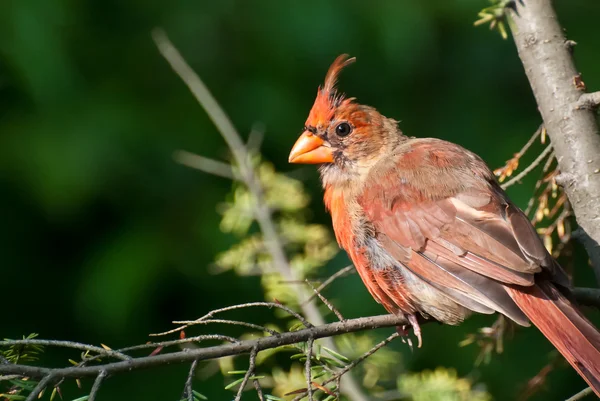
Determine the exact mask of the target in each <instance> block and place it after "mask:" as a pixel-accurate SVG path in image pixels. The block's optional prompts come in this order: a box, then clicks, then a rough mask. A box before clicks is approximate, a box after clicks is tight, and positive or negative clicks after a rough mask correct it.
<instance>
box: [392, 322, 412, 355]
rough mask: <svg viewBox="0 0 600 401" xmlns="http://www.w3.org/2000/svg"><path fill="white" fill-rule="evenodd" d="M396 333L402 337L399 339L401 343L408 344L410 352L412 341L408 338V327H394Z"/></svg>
mask: <svg viewBox="0 0 600 401" xmlns="http://www.w3.org/2000/svg"><path fill="white" fill-rule="evenodd" d="M396 332H397V333H398V334H400V335H401V336H402V337H401V340H402V342H403V343H405V344H408V347H409V348H410V350H411V351H412V350H413V343H412V340H411V339H410V337H409V335H410V331H408V325H406V324H403V325H402V326H396Z"/></svg>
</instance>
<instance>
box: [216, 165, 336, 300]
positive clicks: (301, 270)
mask: <svg viewBox="0 0 600 401" xmlns="http://www.w3.org/2000/svg"><path fill="white" fill-rule="evenodd" d="M255 165H256V171H257V176H258V178H259V181H260V183H261V185H262V187H263V190H264V195H265V199H266V202H267V204H268V206H269V208H270V209H271V211H272V213H273V215H274V220H275V223H276V225H277V228H278V232H279V235H280V238H281V242H282V243H283V244H284V245H285V250H286V251H287V254H288V258H289V260H290V265H291V267H292V268H293V269H294V271H295V272H296V273H297V275H298V276H299V279H304V278H307V277H310V276H311V275H313V274H314V273H315V272H316V271H317V270H318V268H320V267H322V266H323V265H324V264H325V263H327V262H328V261H329V260H331V259H332V258H333V257H334V256H335V255H336V254H337V252H338V251H339V248H338V246H337V244H336V243H335V241H334V239H333V236H332V234H331V231H330V230H329V228H327V227H326V226H324V225H320V224H309V223H307V219H306V212H305V207H306V206H307V205H308V202H309V200H310V197H309V196H308V194H307V193H306V191H305V190H304V186H303V184H302V183H301V182H300V181H298V180H295V179H293V178H290V177H288V176H286V175H284V174H281V173H277V172H276V171H275V169H274V167H273V165H272V164H271V163H268V162H264V161H260V159H259V158H255ZM253 202H255V200H254V198H253V196H252V195H251V193H250V191H249V190H248V189H247V188H246V187H245V185H243V184H240V183H235V184H234V188H233V190H232V194H231V195H230V196H229V199H228V200H227V201H226V202H225V203H224V204H222V205H221V207H220V208H219V210H220V212H221V214H222V219H221V225H220V227H221V230H222V231H223V232H226V233H232V234H235V235H236V236H238V237H242V239H241V240H240V241H239V242H238V243H237V244H235V245H233V246H232V247H231V248H230V249H229V250H227V251H225V252H223V253H221V254H219V255H218V256H217V259H216V264H217V269H216V271H217V272H223V271H227V270H234V271H235V272H236V273H237V274H239V275H241V276H248V275H260V276H261V281H262V285H263V288H264V290H265V298H266V299H267V300H269V301H272V300H274V299H276V300H278V301H279V302H282V303H283V304H285V305H288V306H294V305H297V302H298V300H297V299H296V296H295V291H293V290H292V289H291V288H290V285H298V283H283V282H282V279H281V275H280V274H279V273H278V272H277V267H276V266H273V263H272V260H271V257H270V255H269V254H268V252H267V251H266V249H265V244H264V240H263V237H262V234H260V233H251V232H250V230H251V228H252V224H253V222H254V216H253V208H254V205H253Z"/></svg>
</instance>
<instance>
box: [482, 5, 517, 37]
mask: <svg viewBox="0 0 600 401" xmlns="http://www.w3.org/2000/svg"><path fill="white" fill-rule="evenodd" d="M491 2H492V3H493V5H491V6H489V7H486V8H484V9H483V10H481V11H480V12H479V13H478V14H477V15H478V16H479V19H478V20H477V21H475V23H474V25H475V26H478V25H483V24H487V23H489V24H490V29H491V30H494V29H495V30H497V31H498V33H500V36H502V39H506V38H508V33H507V29H506V24H505V21H506V8H507V7H510V6H511V4H512V3H514V0H491Z"/></svg>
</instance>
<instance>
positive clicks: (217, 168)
mask: <svg viewBox="0 0 600 401" xmlns="http://www.w3.org/2000/svg"><path fill="white" fill-rule="evenodd" d="M173 159H175V161H176V162H177V163H179V164H183V165H184V166H187V167H190V168H193V169H196V170H200V171H204V172H205V173H208V174H212V175H216V176H219V177H223V178H229V179H230V180H239V179H240V177H239V175H238V174H237V173H236V172H235V171H234V170H233V168H232V167H231V166H230V165H229V164H227V163H223V162H220V161H218V160H213V159H209V158H208V157H204V156H200V155H197V154H194V153H191V152H188V151H185V150H177V151H175V152H174V153H173Z"/></svg>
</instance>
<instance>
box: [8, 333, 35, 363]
mask: <svg viewBox="0 0 600 401" xmlns="http://www.w3.org/2000/svg"><path fill="white" fill-rule="evenodd" d="M37 336H38V334H37V333H31V334H29V335H28V336H27V337H26V336H23V340H31V339H34V338H36V337H37ZM4 340H5V341H10V339H9V338H5V339H4ZM42 352H44V347H42V346H41V345H19V344H16V345H9V346H7V347H6V349H1V348H0V356H2V358H4V359H5V360H6V362H9V363H14V364H17V363H27V362H33V361H36V360H37V359H38V357H39V355H40V354H41V353H42Z"/></svg>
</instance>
